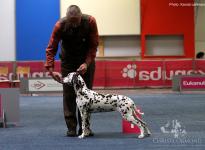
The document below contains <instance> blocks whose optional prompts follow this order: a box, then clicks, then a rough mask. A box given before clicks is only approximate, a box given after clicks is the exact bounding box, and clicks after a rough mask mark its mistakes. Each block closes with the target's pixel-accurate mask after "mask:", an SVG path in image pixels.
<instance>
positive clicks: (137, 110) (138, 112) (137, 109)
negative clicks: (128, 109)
mask: <svg viewBox="0 0 205 150" xmlns="http://www.w3.org/2000/svg"><path fill="white" fill-rule="evenodd" d="M134 113H135V115H137V114H140V115H144V112H142V111H141V109H140V108H139V107H137V106H136V105H134Z"/></svg>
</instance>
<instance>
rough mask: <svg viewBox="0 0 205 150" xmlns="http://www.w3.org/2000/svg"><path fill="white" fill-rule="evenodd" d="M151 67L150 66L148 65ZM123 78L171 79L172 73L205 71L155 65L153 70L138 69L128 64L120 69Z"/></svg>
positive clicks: (198, 72) (200, 72)
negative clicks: (165, 68)
mask: <svg viewBox="0 0 205 150" xmlns="http://www.w3.org/2000/svg"><path fill="white" fill-rule="evenodd" d="M150 67H152V66H150ZM121 73H122V77H123V78H130V79H133V78H137V79H138V80H144V81H148V80H153V81H158V80H162V79H164V80H171V79H172V77H173V76H174V75H191V74H200V75H205V72H204V71H202V70H193V69H187V70H185V69H177V70H168V71H165V70H162V67H157V68H156V69H155V70H152V71H149V70H146V69H143V70H138V71H137V65H135V64H134V65H133V64H128V65H127V66H126V67H124V68H123V69H122V71H121Z"/></svg>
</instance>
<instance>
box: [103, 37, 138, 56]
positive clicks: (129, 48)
mask: <svg viewBox="0 0 205 150" xmlns="http://www.w3.org/2000/svg"><path fill="white" fill-rule="evenodd" d="M103 40H104V56H105V57H113V56H116V57H123V56H125V57H126V56H134V57H137V56H139V55H140V52H141V48H140V37H139V36H109V37H108V36H106V37H104V38H103Z"/></svg>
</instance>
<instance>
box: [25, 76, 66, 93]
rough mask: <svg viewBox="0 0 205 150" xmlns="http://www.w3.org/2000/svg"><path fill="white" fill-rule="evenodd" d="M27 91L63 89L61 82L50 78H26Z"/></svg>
mask: <svg viewBox="0 0 205 150" xmlns="http://www.w3.org/2000/svg"><path fill="white" fill-rule="evenodd" d="M28 91H29V92H58V91H63V86H62V84H60V83H58V82H57V81H55V80H53V79H51V78H47V79H46V78H43V79H40V78H38V79H35V78H31V79H28Z"/></svg>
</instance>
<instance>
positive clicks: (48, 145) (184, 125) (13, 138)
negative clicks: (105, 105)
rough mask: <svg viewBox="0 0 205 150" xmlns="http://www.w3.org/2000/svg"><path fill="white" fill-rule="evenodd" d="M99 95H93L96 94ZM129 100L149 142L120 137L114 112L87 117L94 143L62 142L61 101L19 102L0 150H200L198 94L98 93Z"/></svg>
mask: <svg viewBox="0 0 205 150" xmlns="http://www.w3.org/2000/svg"><path fill="white" fill-rule="evenodd" d="M97 91H99V90H97ZM100 92H101V93H116V94H124V95H127V96H129V97H131V98H132V99H133V100H134V101H135V103H136V104H137V105H139V106H140V107H141V108H142V110H143V111H144V112H145V115H144V116H143V119H144V120H145V121H146V122H147V123H148V125H149V128H150V129H151V131H152V136H151V137H149V138H145V139H137V138H136V137H137V135H135V134H123V133H122V126H121V121H122V118H121V116H120V114H119V113H118V112H106V113H95V114H92V116H91V122H92V124H91V128H92V130H93V132H94V133H95V136H94V137H89V138H85V139H79V138H77V137H66V136H65V133H66V130H67V129H66V125H65V122H64V118H63V104H62V96H35V97H34V96H21V97H20V115H21V121H20V123H19V125H18V126H16V127H9V128H5V129H4V128H0V150H28V149H29V150H37V149H38V150H82V149H83V150H136V149H140V150H141V149H147V150H149V149H151V150H153V149H156V150H160V149H161V150H167V149H172V150H173V149H177V150H185V149H186V150H187V149H195V150H198V149H203V150H204V149H205V117H204V116H205V94H204V92H182V93H178V92H172V91H170V90H164V89H162V90H159V89H158V91H157V90H156V89H152V90H141V91H140V90H133V91H132V90H122V91H120V90H112V91H108V90H103V91H100Z"/></svg>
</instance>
